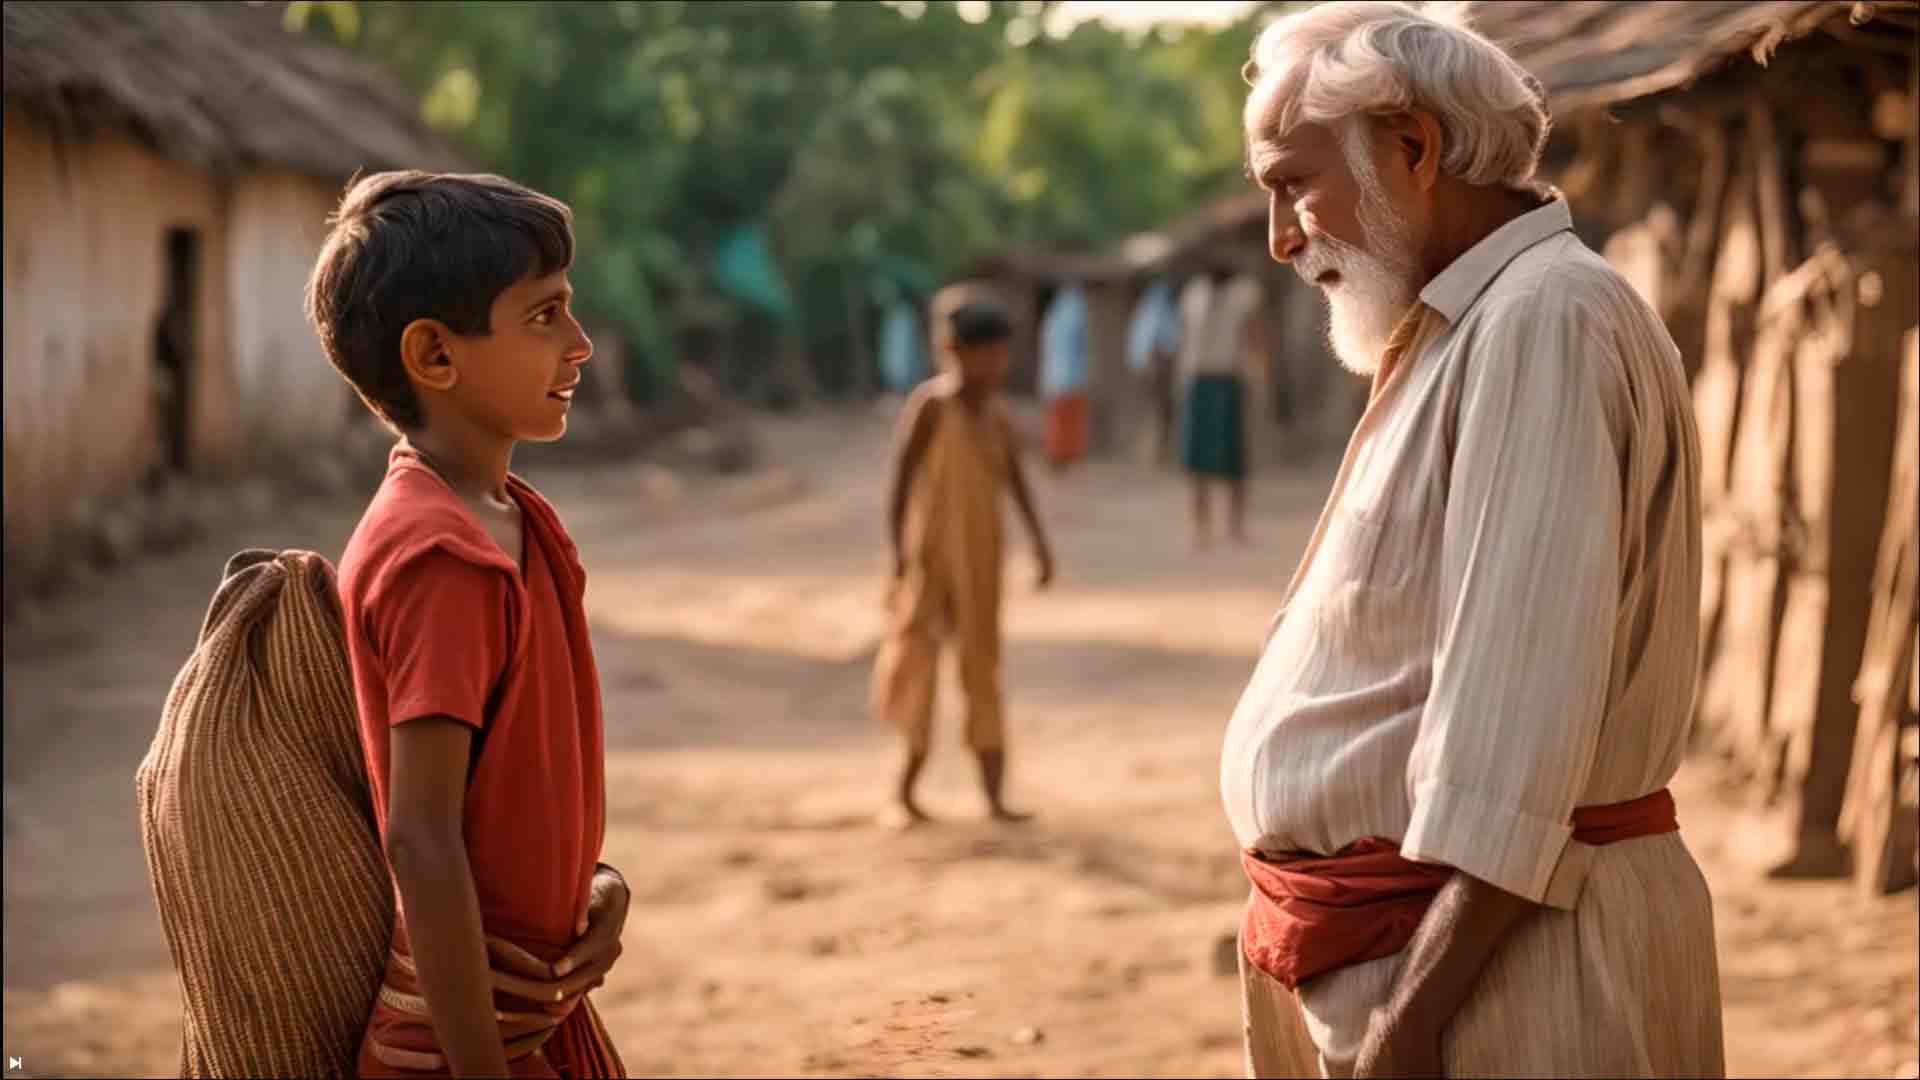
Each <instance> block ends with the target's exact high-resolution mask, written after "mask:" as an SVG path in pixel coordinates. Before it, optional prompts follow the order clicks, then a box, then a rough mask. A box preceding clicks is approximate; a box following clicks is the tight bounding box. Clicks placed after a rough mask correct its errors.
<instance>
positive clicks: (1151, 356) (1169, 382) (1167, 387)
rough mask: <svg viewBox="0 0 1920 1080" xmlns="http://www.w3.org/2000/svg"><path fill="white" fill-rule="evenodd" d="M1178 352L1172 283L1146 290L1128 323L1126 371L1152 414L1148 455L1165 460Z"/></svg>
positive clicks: (1176, 308)
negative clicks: (1143, 393)
mask: <svg viewBox="0 0 1920 1080" xmlns="http://www.w3.org/2000/svg"><path fill="white" fill-rule="evenodd" d="M1179 351H1180V304H1179V298H1178V294H1176V293H1175V292H1174V288H1173V283H1172V282H1170V281H1167V280H1165V279H1161V280H1157V281H1155V282H1153V283H1152V284H1151V285H1148V286H1147V290H1146V292H1145V293H1144V294H1142V295H1141V297H1140V302H1139V303H1138V304H1137V305H1135V306H1134V309H1133V318H1132V319H1131V320H1130V321H1129V322H1128V323H1127V370H1128V371H1130V372H1132V374H1133V377H1134V378H1135V379H1137V380H1139V382H1140V383H1141V384H1142V385H1143V386H1144V388H1145V390H1146V398H1147V402H1148V404H1149V407H1150V409H1151V411H1152V417H1151V420H1152V430H1151V432H1150V444H1149V445H1150V447H1151V450H1150V454H1151V458H1152V460H1153V461H1155V462H1163V461H1165V460H1167V455H1168V454H1169V453H1170V452H1171V450H1172V447H1173V404H1174V393H1173V389H1174V387H1173V365H1174V360H1175V359H1176V357H1177V356H1178V355H1179Z"/></svg>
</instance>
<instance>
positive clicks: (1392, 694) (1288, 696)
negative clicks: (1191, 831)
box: [1220, 618, 1430, 854]
mask: <svg viewBox="0 0 1920 1080" xmlns="http://www.w3.org/2000/svg"><path fill="white" fill-rule="evenodd" d="M1291 621H1292V619H1291V618H1289V619H1288V620H1285V621H1283V624H1282V626H1281V627H1280V628H1279V630H1277V631H1276V633H1275V636H1274V640H1273V641H1272V642H1271V643H1270V644H1269V646H1268V648H1267V650H1266V651H1265V653H1264V654H1263V655H1262V657H1261V659H1260V663H1259V664H1258V665H1257V666H1256V667H1255V669H1254V673H1253V677H1252V678H1251V679H1250V680H1249V682H1248V684H1247V688H1246V690H1245V692H1244V693H1243V694H1242V695H1241V698H1240V702H1239V704H1238V706H1237V707H1236V708H1235V709H1234V714H1233V719H1232V720H1231V721H1230V722H1229V723H1228V725H1227V735H1226V740H1225V743H1224V745H1223V747H1222V749H1221V755H1220V790H1221V798H1222V801H1223V803H1224V806H1225V810H1226V814H1227V820H1228V822H1229V824H1230V825H1231V826H1232V828H1233V833H1234V837H1235V839H1236V840H1237V841H1238V842H1239V845H1240V846H1241V847H1242V848H1248V847H1252V848H1257V849H1259V850H1262V851H1271V852H1282V851H1313V852H1318V853H1321V854H1330V853H1332V852H1333V851H1335V850H1338V849H1339V848H1341V847H1343V846H1345V845H1346V844H1348V843H1350V842H1352V841H1354V840H1357V839H1359V838H1360V837H1363V836H1386V837H1389V838H1393V839H1398V838H1399V837H1401V836H1403V835H1404V834H1405V832H1406V827H1407V823H1408V822H1409V821H1410V820H1411V816H1412V807H1411V804H1410V802H1409V800H1408V795H1407V785H1406V768H1407V759H1408V756H1409V755H1410V754H1411V753H1412V750H1413V742H1414V738H1415V736H1417V735H1418V734H1419V729H1420V714H1421V707H1422V705H1423V704H1424V702H1425V700H1426V694H1427V688H1428V685H1429V683H1430V678H1429V676H1428V673H1427V671H1426V669H1424V668H1420V669H1402V670H1391V669H1388V670H1367V669H1366V667H1365V666H1364V665H1351V664H1347V665H1343V664H1339V663H1335V662H1333V660H1334V658H1332V657H1328V656H1326V655H1324V653H1322V652H1321V651H1320V649H1319V648H1317V647H1316V644H1315V643H1314V642H1312V641H1307V640H1301V639H1302V638H1304V637H1306V636H1307V635H1304V634H1302V633H1300V632H1299V631H1298V630H1297V629H1290V628H1289V626H1288V625H1287V623H1288V622H1291Z"/></svg>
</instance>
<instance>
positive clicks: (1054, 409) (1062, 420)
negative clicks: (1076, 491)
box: [1046, 393, 1089, 465]
mask: <svg viewBox="0 0 1920 1080" xmlns="http://www.w3.org/2000/svg"><path fill="white" fill-rule="evenodd" d="M1088 404H1089V403H1088V398H1087V395H1086V394H1085V393H1072V394H1061V395H1060V396H1059V397H1056V398H1053V399H1052V400H1050V401H1048V402H1047V444H1046V445H1047V457H1048V459H1049V460H1051V461H1052V462H1053V463H1054V464H1056V465H1065V464H1067V463H1068V462H1072V461H1078V460H1079V459H1081V458H1083V457H1085V456H1086V453H1087V434H1088V433H1087V427H1088V415H1087V414H1088Z"/></svg>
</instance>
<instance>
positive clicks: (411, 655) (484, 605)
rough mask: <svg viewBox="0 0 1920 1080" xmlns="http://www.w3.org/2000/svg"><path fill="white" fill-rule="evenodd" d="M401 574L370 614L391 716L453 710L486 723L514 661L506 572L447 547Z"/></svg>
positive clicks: (395, 720)
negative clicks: (510, 656)
mask: <svg viewBox="0 0 1920 1080" xmlns="http://www.w3.org/2000/svg"><path fill="white" fill-rule="evenodd" d="M393 574H394V576H393V577H392V579H391V580H390V581H388V582H387V584H386V586H385V588H384V589H382V591H381V595H380V597H379V599H378V601H377V602H376V603H375V604H374V605H373V606H372V607H371V608H370V609H369V610H368V612H367V616H366V619H367V630H368V634H369V636H370V637H371V639H372V641H373V643H374V647H375V649H377V650H378V652H379V657H380V662H381V666H382V668H383V670H384V671H385V673H386V679H387V719H388V722H389V723H390V724H392V725H395V726H398V725H400V724H404V723H406V722H407V721H409V720H418V719H421V718H422V717H427V716H446V717H451V718H452V719H454V720H458V721H460V722H461V723H464V724H469V725H471V726H473V727H475V728H479V727H483V726H485V723H486V711H487V705H488V702H489V700H490V698H491V696H492V694H493V690H494V687H495V686H496V685H497V684H498V683H499V681H500V675H501V673H502V672H503V671H504V670H505V668H506V663H507V602H508V596H507V593H508V582H507V580H506V575H505V574H503V573H502V572H501V571H499V570H498V569H491V568H487V567H481V566H476V565H474V564H472V563H470V562H467V561H465V560H463V559H460V558H459V557H457V556H455V555H452V554H450V553H448V552H445V551H439V550H436V551H430V552H428V553H426V554H424V555H421V556H419V557H418V558H414V559H410V560H408V561H407V562H405V563H404V564H402V565H400V566H398V567H396V568H395V570H394V571H393Z"/></svg>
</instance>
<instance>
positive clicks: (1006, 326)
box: [947, 299, 1013, 347]
mask: <svg viewBox="0 0 1920 1080" xmlns="http://www.w3.org/2000/svg"><path fill="white" fill-rule="evenodd" d="M947 327H948V329H949V330H950V331H952V337H951V339H950V340H951V341H952V342H953V344H954V346H955V347H965V346H969V345H990V344H992V343H994V342H996V341H1006V340H1007V339H1009V338H1011V337H1013V320H1012V319H1011V318H1009V317H1008V316H1007V309H1006V308H1003V307H1001V306H1000V305H999V304H997V303H995V302H994V301H992V300H985V299H974V300H968V301H967V302H966V303H963V304H961V305H960V306H959V307H957V308H954V309H953V312H952V314H950V315H948V316H947Z"/></svg>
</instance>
